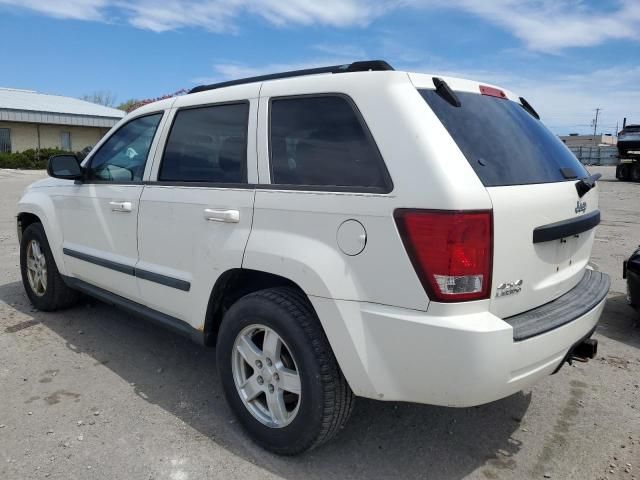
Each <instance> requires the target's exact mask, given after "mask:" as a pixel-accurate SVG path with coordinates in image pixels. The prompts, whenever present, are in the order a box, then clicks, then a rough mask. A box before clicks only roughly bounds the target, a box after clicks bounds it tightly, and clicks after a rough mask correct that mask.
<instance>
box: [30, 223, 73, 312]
mask: <svg viewBox="0 0 640 480" xmlns="http://www.w3.org/2000/svg"><path fill="white" fill-rule="evenodd" d="M20 272H21V274H22V283H23V285H24V289H25V291H26V292H27V296H28V297H29V300H31V303H32V304H33V306H34V307H36V308H37V309H38V310H44V311H53V310H58V309H61V308H66V307H70V306H71V305H73V304H74V303H75V302H76V301H77V299H78V295H79V294H78V292H76V291H75V290H72V289H71V288H69V287H68V286H67V285H66V284H65V283H64V281H63V280H62V277H61V276H60V273H59V272H58V267H57V266H56V262H55V260H54V259H53V254H52V253H51V248H50V247H49V242H48V240H47V235H46V234H45V232H44V228H42V225H41V224H40V223H33V224H31V225H29V226H28V227H27V228H26V229H25V231H24V232H23V234H22V239H21V241H20Z"/></svg>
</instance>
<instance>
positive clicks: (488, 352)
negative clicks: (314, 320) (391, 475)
mask: <svg viewBox="0 0 640 480" xmlns="http://www.w3.org/2000/svg"><path fill="white" fill-rule="evenodd" d="M312 301H313V303H314V306H315V307H316V310H317V311H318V314H319V316H320V319H321V321H322V323H323V326H324V327H325V331H326V332H327V336H328V338H329V341H330V342H331V345H332V347H333V350H334V353H335V354H336V357H337V359H338V362H339V364H340V366H341V368H342V370H343V373H344V374H345V377H346V378H347V381H348V382H349V384H350V386H351V388H352V390H353V391H354V393H356V395H360V396H365V397H369V398H375V399H380V400H398V401H408V402H417V403H427V404H433V405H444V406H453V407H467V406H473V405H480V404H483V403H487V402H491V401H494V400H498V399H500V398H503V397H506V396H508V395H511V394H513V393H516V392H518V391H520V390H522V389H523V388H526V387H528V386H530V385H532V384H533V383H535V382H537V381H538V380H540V379H541V378H543V377H545V376H547V375H550V374H551V373H553V372H554V371H555V370H556V368H557V367H558V366H559V365H560V363H561V362H562V361H563V360H564V358H565V356H566V355H567V352H568V351H569V349H570V348H571V347H572V346H573V345H574V344H575V343H576V342H578V341H579V340H581V339H582V338H584V337H585V336H588V335H589V333H590V332H591V331H592V330H593V329H594V328H595V326H596V324H597V322H598V319H599V318H600V314H601V313H602V309H603V307H604V303H605V299H600V301H599V302H597V303H596V304H595V305H594V306H593V307H592V308H590V309H589V310H588V311H586V312H582V313H581V314H580V315H579V316H578V317H577V318H576V317H574V318H573V320H571V321H569V322H565V323H564V324H562V325H559V326H557V327H555V328H553V329H551V330H548V331H546V332H545V333H541V334H538V335H536V336H532V337H529V338H527V339H525V340H521V341H515V340H514V328H513V326H511V325H510V324H508V323H507V322H505V321H504V320H501V319H500V318H498V317H496V316H494V315H493V314H491V313H489V312H486V311H484V312H470V313H467V314H463V315H458V316H454V317H452V316H436V315H428V314H426V313H425V312H417V311H413V310H406V309H400V308H396V307H388V306H382V305H373V304H365V303H358V302H346V301H334V300H327V299H318V298H315V299H312ZM550 314H551V315H552V313H550ZM339 318H341V319H342V321H339V320H337V319H339Z"/></svg>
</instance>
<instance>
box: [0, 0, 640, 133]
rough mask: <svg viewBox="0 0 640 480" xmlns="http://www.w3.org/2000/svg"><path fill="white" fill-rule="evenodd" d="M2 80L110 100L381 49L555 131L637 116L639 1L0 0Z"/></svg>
mask: <svg viewBox="0 0 640 480" xmlns="http://www.w3.org/2000/svg"><path fill="white" fill-rule="evenodd" d="M0 32H2V34H3V38H5V39H11V41H10V43H6V41H5V48H4V49H3V65H2V68H1V69H0V86H5V87H15V88H27V89H33V90H37V91H41V92H46V93H56V94H61V95H68V96H81V95H83V94H90V93H92V92H94V91H109V92H112V93H113V94H114V95H115V96H116V97H117V100H118V101H125V100H127V99H129V98H147V97H155V96H159V95H162V94H166V93H171V92H173V91H176V90H178V89H180V88H190V87H192V86H194V85H197V84H199V83H203V82H213V81H218V80H226V79H231V78H239V77H243V76H248V75H254V74H260V73H271V72H276V71H281V70H289V69H296V68H305V67H309V66H321V65H328V64H336V63H347V62H350V61H353V60H360V59H374V58H381V59H385V60H387V61H388V62H389V63H391V64H392V65H393V66H394V67H395V68H396V69H405V70H411V71H420V72H428V73H438V74H450V75H456V76H462V77H467V78H473V79H477V80H484V81H487V82H493V83H497V84H499V85H502V86H504V87H506V88H509V89H511V90H513V91H515V92H516V93H518V94H520V95H523V96H524V97H526V98H527V99H528V100H529V101H530V102H531V103H532V104H533V105H534V106H535V107H536V109H537V110H538V111H539V112H540V113H541V114H542V116H543V120H544V121H545V123H546V124H547V125H548V126H550V127H551V128H552V129H553V130H554V131H555V132H557V133H568V132H569V131H571V132H588V131H590V130H591V127H590V126H589V125H590V123H591V120H592V118H593V115H594V110H595V108H596V107H600V108H602V109H603V110H602V113H601V120H600V125H601V127H602V128H599V130H602V131H604V132H606V133H612V132H613V131H614V130H615V127H616V122H620V123H621V122H622V118H623V117H624V116H627V117H628V118H629V120H631V121H634V122H635V123H640V0H608V1H593V2H590V1H586V0H585V1H582V0H447V1H445V0H386V1H385V0H315V1H314V0H261V1H257V0H254V1H250V0H202V1H193V0H164V1H162V2H160V1H153V0H127V1H124V0H0Z"/></svg>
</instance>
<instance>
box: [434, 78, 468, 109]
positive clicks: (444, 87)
mask: <svg viewBox="0 0 640 480" xmlns="http://www.w3.org/2000/svg"><path fill="white" fill-rule="evenodd" d="M433 84H434V85H435V87H436V93H437V94H438V95H440V96H441V97H442V98H444V99H445V100H446V101H447V102H449V103H450V104H451V105H453V106H454V107H460V106H461V105H462V104H461V103H460V99H459V98H458V96H457V95H456V94H455V92H454V91H453V90H451V87H450V86H449V84H447V82H445V81H444V80H442V79H441V78H438V77H433Z"/></svg>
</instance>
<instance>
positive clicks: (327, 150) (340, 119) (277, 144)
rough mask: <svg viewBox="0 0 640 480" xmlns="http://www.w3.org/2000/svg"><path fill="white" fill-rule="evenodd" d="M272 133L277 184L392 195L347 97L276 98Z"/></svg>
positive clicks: (372, 145) (374, 149)
mask: <svg viewBox="0 0 640 480" xmlns="http://www.w3.org/2000/svg"><path fill="white" fill-rule="evenodd" d="M270 128H271V131H270V135H271V136H270V141H271V144H270V146H271V181H272V182H273V183H275V184H288V185H304V186H312V187H313V186H315V187H327V188H329V189H330V188H331V187H355V188H365V189H372V190H373V191H383V192H388V191H390V188H389V185H390V180H389V176H388V173H387V171H386V168H385V166H384V163H383V161H382V157H381V156H380V153H379V152H378V149H377V147H376V145H375V143H374V142H373V138H372V137H371V135H370V134H369V131H368V130H367V128H366V126H365V125H364V123H363V122H362V121H361V119H360V116H359V114H358V113H357V112H356V111H355V109H354V107H353V106H352V104H351V102H349V101H348V100H347V99H346V98H345V97H343V96H340V95H320V96H301V97H290V98H275V99H273V100H272V101H271V125H270Z"/></svg>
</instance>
